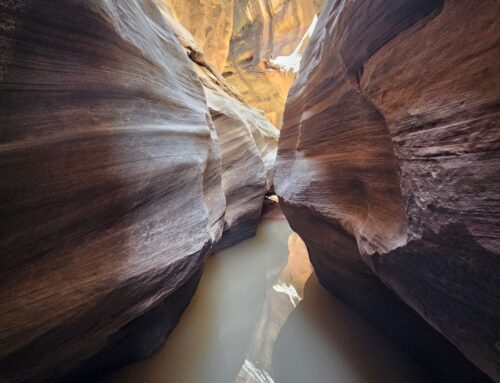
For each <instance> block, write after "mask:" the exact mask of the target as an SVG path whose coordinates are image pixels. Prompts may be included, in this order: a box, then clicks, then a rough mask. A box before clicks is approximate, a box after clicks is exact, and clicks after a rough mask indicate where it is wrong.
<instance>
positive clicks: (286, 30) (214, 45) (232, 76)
mask: <svg viewBox="0 0 500 383" xmlns="http://www.w3.org/2000/svg"><path fill="white" fill-rule="evenodd" d="M157 2H158V3H159V5H160V6H163V7H168V8H169V9H170V10H171V11H172V13H173V16H174V17H175V18H176V19H177V21H178V22H180V24H182V25H183V26H184V27H185V28H186V29H187V30H189V32H190V33H191V34H192V35H193V36H194V38H195V39H196V40H197V42H198V43H199V45H200V47H201V48H202V49H203V51H204V52H205V56H206V58H207V60H208V61H209V62H211V63H212V64H213V65H214V67H215V68H216V69H217V70H218V71H222V72H223V75H224V77H225V78H226V80H227V81H228V82H229V83H230V84H232V85H233V86H234V87H235V88H236V90H237V91H238V92H239V93H240V94H241V95H242V99H243V100H244V101H245V103H247V104H248V105H250V106H251V107H254V108H256V109H259V110H262V111H263V112H264V114H265V116H266V117H267V118H268V119H269V121H271V122H272V123H273V124H274V125H275V126H277V127H281V123H282V116H283V110H284V105H285V101H286V97H287V94H288V90H289V88H290V86H291V84H292V83H293V81H294V80H295V78H296V73H295V72H294V70H293V69H291V68H288V67H283V66H280V65H278V64H276V63H274V62H273V60H274V59H276V58H278V57H285V56H286V57H288V56H291V55H293V53H294V51H295V50H297V51H299V53H302V51H303V49H304V48H305V46H306V44H305V43H304V41H303V38H304V35H305V34H306V32H307V31H308V29H309V27H310V25H311V23H312V22H313V20H314V18H315V16H316V14H318V13H319V12H320V11H321V9H322V8H323V6H324V4H325V3H326V0H279V1H270V0H265V1H262V0H210V1H199V0H197V1H194V2H192V1H185V0H158V1H157ZM296 56H297V55H295V56H294V57H289V58H288V60H289V61H290V60H291V61H294V60H295V61H298V57H296Z"/></svg>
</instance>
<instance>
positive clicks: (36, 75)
mask: <svg viewBox="0 0 500 383" xmlns="http://www.w3.org/2000/svg"><path fill="white" fill-rule="evenodd" d="M0 13H1V18H0V20H1V21H0V29H1V30H3V31H4V32H3V34H2V35H1V36H0V45H1V46H2V53H1V54H0V95H1V100H2V101H1V103H0V108H1V113H0V114H1V117H0V119H1V122H2V123H1V125H0V132H1V134H0V179H1V181H0V215H1V217H2V218H1V223H0V312H1V315H0V380H1V381H2V382H13V381H39V380H42V379H47V378H52V377H56V376H60V375H64V374H66V373H67V372H69V371H70V370H74V369H78V368H81V369H86V370H87V371H88V370H90V369H93V368H96V367H99V366H102V365H103V364H108V366H112V365H118V364H120V363H123V362H128V361H131V360H133V359H134V358H137V357H144V356H146V355H148V354H149V353H150V352H151V351H152V349H154V348H156V347H158V346H159V345H160V344H161V342H162V339H163V338H164V337H165V335H166V334H167V333H168V332H169V331H170V330H171V329H172V327H173V326H174V325H175V323H176V321H177V319H178V316H179V315H180V312H181V311H182V309H183V308H184V307H185V305H186V304H187V303H188V301H189V299H190V297H191V295H192V293H193V291H194V289H195V287H196V283H197V280H198V278H199V275H200V272H201V268H202V264H203V259H204V257H205V256H206V255H207V254H208V253H210V252H212V251H213V249H214V248H215V245H216V244H217V242H218V241H219V240H220V238H221V235H222V231H223V229H224V228H226V230H228V229H231V227H232V226H234V225H238V224H239V225H243V224H244V223H245V222H246V223H249V225H248V227H249V228H250V229H248V227H245V229H246V231H245V233H246V234H245V235H249V234H251V233H252V230H254V229H255V227H254V226H252V225H255V218H256V217H257V216H258V215H259V213H260V209H261V204H262V198H263V195H264V193H265V191H266V189H267V188H268V187H269V186H270V183H271V182H272V178H271V177H272V162H273V152H275V150H276V141H277V130H276V129H274V128H273V127H272V126H270V124H269V123H267V122H266V121H265V119H264V117H263V116H261V115H259V114H258V113H257V112H256V111H254V110H251V109H249V108H248V107H246V106H245V105H243V104H241V102H240V101H238V100H237V97H238V95H237V94H236V92H234V94H232V93H231V91H230V87H229V85H226V84H225V82H224V80H223V79H222V77H221V75H220V74H218V73H217V71H216V70H215V69H213V68H211V67H210V68H208V67H205V66H204V64H203V60H204V58H203V55H202V53H201V52H198V51H197V50H195V49H191V47H187V46H186V45H185V47H184V48H183V47H182V45H181V44H179V42H178V39H177V38H176V35H175V34H174V33H173V32H172V30H171V28H170V27H168V26H167V24H166V22H165V19H164V16H163V15H162V13H160V12H159V10H158V9H157V8H156V6H155V5H154V3H153V2H151V1H135V0H123V1H119V2H118V1H117V2H109V1H100V0H92V1H71V2H68V1H62V0H52V1H45V0H43V1H37V2H10V3H8V4H4V5H3V6H2V9H1V11H0ZM177 37H179V36H177ZM188 37H189V36H188ZM191 38H192V37H191ZM192 43H193V44H192V45H193V46H194V45H196V42H195V41H194V40H193V42H192ZM186 51H187V52H188V54H189V57H191V60H190V59H189V57H188V55H186ZM226 88H227V89H226ZM207 96H208V97H207ZM217 97H219V98H220V99H223V100H224V102H222V101H220V100H219V99H217V101H213V99H214V98H217ZM225 116H230V117H228V119H229V120H230V121H227V122H220V121H219V119H224V118H226V117H225ZM263 121H264V122H263ZM218 137H219V138H218ZM234 142H236V143H234ZM219 143H220V144H221V145H219ZM233 143H234V145H233ZM221 156H222V161H221ZM232 161H234V162H235V163H238V164H241V163H248V164H249V165H250V164H251V165H252V167H251V168H250V166H247V167H245V168H242V169H241V171H240V172H239V173H237V172H235V171H232V169H230V170H228V169H226V168H227V165H226V164H227V163H230V162H232ZM238 161H239V162H238ZM223 166H224V169H223ZM247 186H248V190H247ZM226 200H227V201H228V204H227V207H226V202H225V201H226ZM240 202H241V204H240ZM232 206H237V207H236V208H234V209H233V207H232ZM232 234H233V233H232ZM240 238H241V236H237V235H236V236H231V238H230V239H231V240H230V241H229V242H230V243H232V242H234V241H235V240H238V239H240ZM226 242H227V241H226ZM145 313H147V314H146V315H143V314H145ZM138 329H140V330H144V331H143V333H141V334H138V333H137V330H138ZM139 335H141V336H139ZM113 346H115V347H113ZM93 355H94V357H93V358H92V356H93ZM95 355H97V356H95ZM89 358H90V359H89ZM84 361H87V362H86V363H84ZM82 373H83V372H82ZM72 379H73V378H72Z"/></svg>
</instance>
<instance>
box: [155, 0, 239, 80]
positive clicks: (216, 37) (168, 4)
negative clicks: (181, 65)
mask: <svg viewBox="0 0 500 383" xmlns="http://www.w3.org/2000/svg"><path fill="white" fill-rule="evenodd" d="M155 1H156V2H157V3H158V4H159V6H160V7H163V8H168V10H169V11H170V12H171V13H172V16H174V17H175V18H176V19H177V20H178V21H179V22H180V24H181V25H183V26H185V27H186V28H187V29H188V30H189V31H190V32H191V33H192V35H193V37H194V39H195V40H196V41H197V42H198V44H199V45H200V47H201V48H202V49H203V51H204V52H205V56H206V58H207V60H208V61H210V62H211V63H212V64H213V65H214V68H215V69H217V71H219V72H221V71H222V70H223V69H224V65H225V64H226V59H227V56H228V54H229V42H230V40H231V33H232V31H233V7H234V0H209V1H207V0H190V1H186V0H155Z"/></svg>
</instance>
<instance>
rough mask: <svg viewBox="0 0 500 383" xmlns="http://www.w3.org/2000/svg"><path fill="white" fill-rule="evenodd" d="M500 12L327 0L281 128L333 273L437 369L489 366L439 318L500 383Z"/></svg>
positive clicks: (464, 374) (448, 375) (339, 286)
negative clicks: (400, 301)
mask: <svg viewBox="0 0 500 383" xmlns="http://www.w3.org/2000/svg"><path fill="white" fill-rule="evenodd" d="M499 20H500V3H498V2H497V1H489V0H484V1H483V0H482V1H478V2H467V1H460V0H449V1H438V0H426V1H421V2H414V1H409V0H405V1H398V2H384V1H371V2H370V1H357V2H343V1H333V0H332V1H330V2H329V4H328V6H327V7H326V9H325V10H324V12H323V13H322V15H321V17H320V20H319V22H318V25H317V27H316V30H315V32H314V35H313V36H312V38H311V43H310V45H309V46H308V48H307V50H306V52H305V55H304V59H303V62H302V67H301V73H300V77H299V79H298V80H297V81H296V83H295V84H294V85H293V87H292V89H291V92H290V95H289V99H288V102H287V106H286V111H285V117H284V127H283V130H282V131H281V138H280V142H279V149H278V160H277V164H276V175H275V180H276V190H277V193H278V194H279V196H280V198H281V202H282V207H283V210H284V212H285V214H286V216H287V218H288V219H289V220H290V222H291V225H292V227H293V228H294V230H296V231H297V232H298V233H299V234H300V235H301V236H302V238H303V239H304V240H305V241H306V243H307V246H308V249H309V253H310V257H311V260H312V262H313V264H314V266H315V269H316V272H317V274H318V277H319V278H320V280H321V281H322V283H323V284H324V285H325V286H327V287H328V288H329V289H330V290H331V291H332V292H333V293H335V294H337V295H338V296H340V297H341V298H342V299H344V300H345V301H347V302H349V303H350V304H351V305H353V306H354V307H356V308H357V309H358V310H360V311H361V312H362V313H363V314H364V315H365V316H366V317H368V319H370V320H371V321H372V322H373V323H375V324H376V325H377V326H378V327H380V328H382V329H384V330H385V331H386V333H387V334H388V335H389V336H390V337H392V338H393V339H394V340H395V341H397V342H398V343H399V344H400V345H401V346H402V347H403V348H405V349H406V350H407V351H409V352H411V353H413V355H415V356H416V357H417V359H419V360H420V361H421V362H423V363H425V364H426V365H427V366H428V367H429V369H431V370H432V372H433V373H434V374H435V375H436V376H437V377H438V378H439V379H440V380H439V381H450V382H452V381H454V382H457V381H465V382H470V381H482V380H484V379H486V378H485V377H482V376H479V375H478V374H479V373H478V372H475V371H474V370H473V369H471V368H470V366H468V365H467V362H465V360H462V359H461V356H460V354H458V352H457V351H456V350H455V349H454V348H453V347H451V345H450V344H449V343H447V342H446V341H444V339H443V338H441V337H440V336H439V335H438V333H437V332H435V330H437V331H438V332H439V333H441V334H443V335H444V336H445V337H446V338H447V339H448V340H449V341H451V343H453V344H454V345H455V346H456V347H457V348H458V349H459V350H460V351H461V352H462V353H463V354H464V355H465V356H466V357H467V358H468V359H469V360H470V361H472V362H473V363H474V364H475V365H476V366H477V367H479V368H480V369H481V370H483V371H484V372H486V373H487V374H488V375H489V376H490V377H492V378H493V379H494V380H497V381H500V347H499V344H500V343H499V342H500V258H499V254H498V250H499V248H500V247H499V244H500V243H499V242H500V241H499V234H500V232H499V229H498V228H499V227H500V226H499V225H498V223H499V214H500V211H499V209H498V206H499V196H500V187H499V180H500V177H499V173H498V169H499V167H500V158H499V156H498V149H499V145H498V142H499V138H500V130H499V126H498V121H499V117H500V107H499V105H500V67H499V66H498V63H499V62H500V33H499V31H500V22H499ZM382 282H383V283H382ZM386 286H388V287H389V288H387V287H386ZM391 290H392V291H391ZM393 292H395V293H396V294H397V296H398V297H399V298H401V299H402V300H403V301H404V302H405V303H406V304H407V305H408V306H409V307H411V308H412V309H413V310H415V311H416V312H417V313H418V314H419V315H420V316H421V318H423V319H425V321H426V322H427V323H428V324H430V326H432V327H429V326H427V324H426V323H425V322H424V321H423V320H421V319H420V317H418V316H416V315H414V314H413V312H412V311H411V310H410V309H409V308H408V307H407V306H405V305H403V304H401V303H399V300H398V299H397V298H396V295H395V294H394V293H393ZM434 329H435V330H434ZM450 366H452V367H450Z"/></svg>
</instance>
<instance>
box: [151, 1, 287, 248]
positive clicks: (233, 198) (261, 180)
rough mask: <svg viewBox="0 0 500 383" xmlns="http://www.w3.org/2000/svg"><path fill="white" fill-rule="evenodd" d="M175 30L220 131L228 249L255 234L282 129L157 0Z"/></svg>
mask: <svg viewBox="0 0 500 383" xmlns="http://www.w3.org/2000/svg"><path fill="white" fill-rule="evenodd" d="M158 4H159V6H160V7H161V9H162V10H163V12H164V16H165V17H166V19H167V22H168V23H169V25H170V27H171V29H172V30H173V31H174V33H175V35H176V36H177V38H178V39H179V42H180V43H181V44H182V45H183V46H184V48H185V49H186V51H187V52H188V55H189V57H190V58H191V60H192V62H193V65H194V67H195V69H196V71H197V73H198V75H199V76H200V80H201V82H202V84H203V88H204V91H205V94H206V99H207V105H208V109H209V111H210V116H211V121H212V122H213V125H214V127H215V132H216V133H217V144H218V148H219V153H220V157H221V163H222V171H221V176H222V187H223V190H224V194H225V198H226V209H225V214H224V234H223V237H222V239H221V241H220V243H219V245H218V246H219V248H225V247H227V246H230V245H232V244H235V243H237V242H239V241H241V240H242V239H245V238H248V237H251V236H253V235H254V234H255V230H256V227H257V222H258V219H259V216H260V213H261V208H262V201H263V196H264V195H265V194H266V192H267V191H269V190H270V189H272V187H273V173H274V160H275V157H276V151H277V147H278V136H279V131H278V129H277V128H276V127H274V126H273V125H272V124H271V123H270V122H269V121H268V120H267V119H266V118H265V117H264V116H263V115H262V113H261V112H259V111H258V110H255V109H252V108H250V107H248V106H247V105H245V104H244V103H243V102H241V96H240V95H239V94H238V92H237V91H236V90H235V89H234V88H233V87H232V86H231V85H230V84H229V83H227V82H226V80H225V79H224V78H223V77H222V76H221V75H220V73H219V72H218V71H217V70H216V69H215V68H214V67H213V66H212V64H211V62H210V61H209V59H208V57H207V56H206V54H205V51H204V50H203V49H202V48H201V47H200V45H198V43H197V41H196V40H195V37H194V36H193V35H192V34H191V33H190V32H189V31H188V30H187V29H186V28H185V27H184V26H183V25H181V24H180V23H179V22H178V21H177V20H176V19H175V17H174V15H173V12H172V10H171V9H170V8H167V7H166V6H165V5H164V4H162V2H158Z"/></svg>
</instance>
